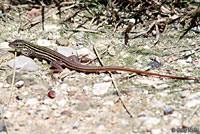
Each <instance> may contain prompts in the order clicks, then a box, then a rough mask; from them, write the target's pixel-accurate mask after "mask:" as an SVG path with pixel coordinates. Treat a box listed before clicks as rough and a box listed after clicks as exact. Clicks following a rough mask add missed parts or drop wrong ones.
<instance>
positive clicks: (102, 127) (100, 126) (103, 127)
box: [97, 125, 105, 130]
mask: <svg viewBox="0 0 200 134" xmlns="http://www.w3.org/2000/svg"><path fill="white" fill-rule="evenodd" d="M97 129H98V130H104V129H105V126H104V125H99V126H98V127H97Z"/></svg>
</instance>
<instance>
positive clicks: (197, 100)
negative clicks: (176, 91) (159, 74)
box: [185, 92, 200, 108]
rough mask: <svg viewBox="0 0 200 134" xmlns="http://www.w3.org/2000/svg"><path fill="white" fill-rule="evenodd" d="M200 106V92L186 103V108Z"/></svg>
mask: <svg viewBox="0 0 200 134" xmlns="http://www.w3.org/2000/svg"><path fill="white" fill-rule="evenodd" d="M199 104H200V92H198V93H195V94H192V95H190V96H189V97H188V98H187V100H186V103H185V107H187V108H191V107H194V106H196V105H199Z"/></svg>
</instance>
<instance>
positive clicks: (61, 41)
mask: <svg viewBox="0 0 200 134" xmlns="http://www.w3.org/2000/svg"><path fill="white" fill-rule="evenodd" d="M56 44H58V45H60V46H68V45H69V40H68V39H63V38H60V39H57V40H56Z"/></svg>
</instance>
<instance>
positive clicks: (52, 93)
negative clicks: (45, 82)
mask: <svg viewBox="0 0 200 134" xmlns="http://www.w3.org/2000/svg"><path fill="white" fill-rule="evenodd" d="M48 97H49V98H51V99H53V98H55V97H56V92H55V91H53V90H51V91H49V92H48Z"/></svg>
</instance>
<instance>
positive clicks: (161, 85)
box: [154, 84, 169, 90]
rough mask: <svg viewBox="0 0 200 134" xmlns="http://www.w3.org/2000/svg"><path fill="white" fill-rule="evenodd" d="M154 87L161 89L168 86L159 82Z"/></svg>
mask: <svg viewBox="0 0 200 134" xmlns="http://www.w3.org/2000/svg"><path fill="white" fill-rule="evenodd" d="M154 87H155V89H158V90H162V89H166V88H168V87H169V85H168V84H160V85H154Z"/></svg>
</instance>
